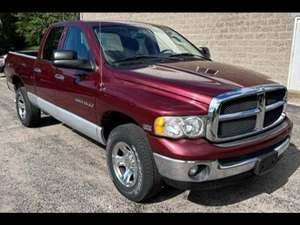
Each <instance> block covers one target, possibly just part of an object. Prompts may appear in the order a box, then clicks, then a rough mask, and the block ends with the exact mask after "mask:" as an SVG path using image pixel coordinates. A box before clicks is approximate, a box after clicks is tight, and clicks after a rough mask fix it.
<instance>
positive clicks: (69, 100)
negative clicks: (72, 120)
mask: <svg viewBox="0 0 300 225" xmlns="http://www.w3.org/2000/svg"><path fill="white" fill-rule="evenodd" d="M62 49H64V50H73V51H75V52H76V53H77V57H78V59H85V60H92V61H95V60H94V58H93V56H92V53H91V51H90V47H89V44H88V42H87V38H86V36H85V33H84V32H83V31H82V29H81V28H80V27H77V26H71V27H69V28H68V31H67V35H66V38H65V41H64V44H63V46H62ZM55 77H56V81H57V85H58V87H59V88H58V91H57V94H56V103H57V104H58V106H60V107H61V108H63V109H65V110H67V111H69V112H71V113H73V114H75V115H77V116H79V117H81V118H83V119H85V120H88V121H90V122H93V123H97V122H99V121H96V112H95V109H96V106H95V104H96V95H97V91H98V90H99V89H97V87H98V84H99V78H100V74H99V73H98V72H97V71H85V70H81V69H75V68H74V69H73V68H71V69H70V68H57V69H56V75H55Z"/></svg>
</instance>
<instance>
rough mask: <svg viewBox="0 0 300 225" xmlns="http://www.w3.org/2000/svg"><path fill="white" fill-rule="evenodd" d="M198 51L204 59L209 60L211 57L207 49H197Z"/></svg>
mask: <svg viewBox="0 0 300 225" xmlns="http://www.w3.org/2000/svg"><path fill="white" fill-rule="evenodd" d="M198 49H199V50H200V52H201V53H202V54H203V56H204V57H206V58H208V59H210V57H211V55H210V50H209V48H207V47H199V48H198Z"/></svg>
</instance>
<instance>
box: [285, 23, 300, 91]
mask: <svg viewBox="0 0 300 225" xmlns="http://www.w3.org/2000/svg"><path fill="white" fill-rule="evenodd" d="M288 88H289V89H291V90H296V91H300V17H298V18H296V19H295V29H294V37H293V44H292V53H291V64H290V72H289V81H288Z"/></svg>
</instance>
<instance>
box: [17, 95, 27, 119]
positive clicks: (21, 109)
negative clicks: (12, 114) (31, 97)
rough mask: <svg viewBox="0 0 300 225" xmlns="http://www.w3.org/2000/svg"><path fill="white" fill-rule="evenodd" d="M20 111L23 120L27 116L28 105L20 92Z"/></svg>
mask: <svg viewBox="0 0 300 225" xmlns="http://www.w3.org/2000/svg"><path fill="white" fill-rule="evenodd" d="M18 113H19V116H20V117H21V119H22V120H24V119H25V118H26V106H25V101H24V97H23V95H22V94H21V93H18Z"/></svg>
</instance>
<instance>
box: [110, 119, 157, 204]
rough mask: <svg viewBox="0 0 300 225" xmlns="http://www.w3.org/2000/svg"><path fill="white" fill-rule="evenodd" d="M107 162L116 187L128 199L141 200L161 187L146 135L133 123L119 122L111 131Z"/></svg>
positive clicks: (150, 195)
mask: <svg viewBox="0 0 300 225" xmlns="http://www.w3.org/2000/svg"><path fill="white" fill-rule="evenodd" d="M107 165H108V169H109V173H110V175H111V177H112V180H113V183H114V184H115V186H116V188H117V189H118V190H119V192H120V193H121V194H123V195H124V196H125V197H126V198H128V199H130V200H132V201H135V202H141V201H144V200H146V199H148V198H150V197H152V196H154V195H155V194H156V193H157V192H158V191H159V190H160V188H161V177H160V175H159V173H158V171H157V168H156V164H155V162H154V159H153V153H152V150H151V148H150V145H149V143H148V140H147V137H146V134H145V132H144V130H143V129H142V128H140V127H139V126H137V125H135V124H125V125H120V126H118V127H116V128H115V129H114V130H113V131H112V132H111V134H110V135H109V138H108V143H107Z"/></svg>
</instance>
